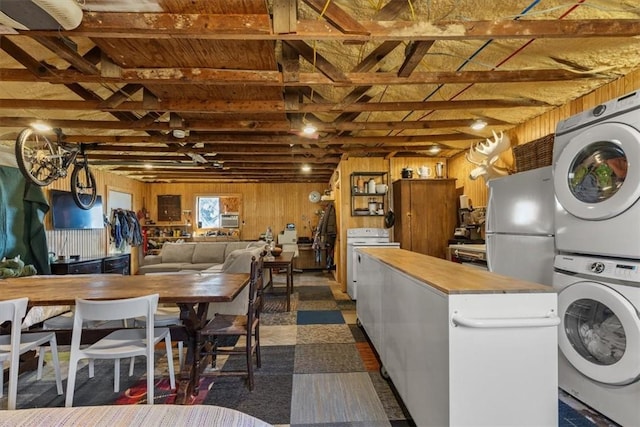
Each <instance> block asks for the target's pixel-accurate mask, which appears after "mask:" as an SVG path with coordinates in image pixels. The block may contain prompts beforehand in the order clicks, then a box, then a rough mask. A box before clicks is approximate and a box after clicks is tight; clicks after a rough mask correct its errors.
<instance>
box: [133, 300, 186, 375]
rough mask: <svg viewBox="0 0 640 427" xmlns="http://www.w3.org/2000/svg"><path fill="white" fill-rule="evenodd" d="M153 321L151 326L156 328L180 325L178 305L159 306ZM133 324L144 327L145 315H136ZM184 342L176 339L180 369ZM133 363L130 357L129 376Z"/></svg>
mask: <svg viewBox="0 0 640 427" xmlns="http://www.w3.org/2000/svg"><path fill="white" fill-rule="evenodd" d="M153 319H154V321H153V326H154V327H156V328H162V327H169V326H177V325H182V320H181V319H180V307H178V306H176V305H173V306H159V307H158V309H157V310H156V312H155V313H154V318H153ZM134 320H135V326H136V327H138V328H144V327H145V326H146V325H147V322H146V318H145V317H136V318H135V319H134ZM183 353H184V342H183V341H178V366H179V367H180V369H182V363H183V362H184V360H183V359H184V357H183ZM134 363H135V358H133V357H132V358H131V364H130V366H129V376H131V375H133V365H134Z"/></svg>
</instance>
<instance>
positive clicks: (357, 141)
mask: <svg viewBox="0 0 640 427" xmlns="http://www.w3.org/2000/svg"><path fill="white" fill-rule="evenodd" d="M481 139H484V137H483V136H477V135H472V134H466V133H460V132H458V133H446V134H445V133H439V134H430V135H400V136H349V137H346V136H345V137H342V136H331V137H328V138H326V139H322V138H319V139H317V140H305V139H304V138H301V137H299V136H295V135H238V134H228V135H224V134H197V135H189V136H188V137H187V138H184V139H181V140H176V139H175V138H173V137H171V136H169V135H160V136H114V135H65V138H64V140H65V141H66V142H69V143H87V144H89V143H91V144H114V145H121V146H122V147H123V149H122V151H126V149H127V148H128V147H129V146H130V145H131V144H143V143H156V144H160V143H165V144H171V143H173V144H188V143H202V144H204V145H205V147H207V146H209V145H210V144H222V143H227V144H229V145H238V146H242V145H243V144H247V143H248V144H251V143H254V144H255V143H257V144H267V145H269V144H270V145H294V146H296V145H298V146H299V145H302V144H307V143H313V144H315V145H318V146H322V145H326V146H331V145H342V144H346V145H363V146H364V145H374V144H387V145H388V144H408V143H414V144H415V143H424V142H441V141H470V140H471V141H476V140H481ZM205 149H206V148H205ZM214 151H215V150H214Z"/></svg>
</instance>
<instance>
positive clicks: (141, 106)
mask: <svg viewBox="0 0 640 427" xmlns="http://www.w3.org/2000/svg"><path fill="white" fill-rule="evenodd" d="M548 106H549V104H547V103H546V102H542V101H536V100H530V99H474V100H461V101H415V102H413V101H404V102H368V103H358V104H350V105H346V106H344V108H341V109H339V108H338V106H337V104H309V103H307V104H301V105H300V108H299V109H298V110H295V111H294V110H289V111H287V110H285V108H284V102H283V101H281V100H274V101H268V100H264V101H217V100H196V99H168V100H156V101H155V102H145V103H143V102H139V101H127V102H123V103H122V104H120V105H119V106H117V107H114V108H103V109H101V108H100V101H75V100H74V101H70V100H51V99H11V98H9V99H0V109H12V110H14V109H19V108H29V109H40V110H52V111H53V110H55V111H60V110H76V111H90V110H97V111H105V112H111V111H131V112H133V111H149V110H151V111H163V112H171V111H180V112H192V113H203V114H211V115H217V114H235V113H251V114H273V113H274V112H290V113H305V112H306V113H319V112H325V113H331V112H335V113H340V112H362V111H421V110H461V109H483V110H485V109H491V108H515V107H548Z"/></svg>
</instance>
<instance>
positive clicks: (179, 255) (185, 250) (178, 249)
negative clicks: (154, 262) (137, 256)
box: [160, 243, 196, 264]
mask: <svg viewBox="0 0 640 427" xmlns="http://www.w3.org/2000/svg"><path fill="white" fill-rule="evenodd" d="M195 247H196V245H195V244H194V243H165V244H164V245H162V251H161V252H160V256H161V257H162V263H163V264H165V263H173V262H188V263H190V262H191V260H192V259H193V251H194V249H195Z"/></svg>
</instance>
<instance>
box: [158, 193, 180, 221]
mask: <svg viewBox="0 0 640 427" xmlns="http://www.w3.org/2000/svg"><path fill="white" fill-rule="evenodd" d="M181 220H182V207H181V204H180V195H179V194H178V195H174V194H161V195H159V196H158V221H169V222H175V221H181Z"/></svg>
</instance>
